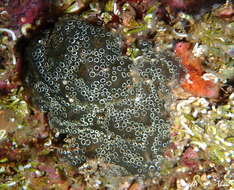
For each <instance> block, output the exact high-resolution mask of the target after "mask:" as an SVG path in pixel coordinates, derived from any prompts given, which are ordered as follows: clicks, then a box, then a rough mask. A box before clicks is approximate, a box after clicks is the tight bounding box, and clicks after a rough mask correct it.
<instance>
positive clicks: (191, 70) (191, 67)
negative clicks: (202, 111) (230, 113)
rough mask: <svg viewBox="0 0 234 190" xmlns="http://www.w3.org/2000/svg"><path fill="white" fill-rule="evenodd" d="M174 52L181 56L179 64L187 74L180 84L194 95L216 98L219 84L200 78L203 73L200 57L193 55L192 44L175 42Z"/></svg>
mask: <svg viewBox="0 0 234 190" xmlns="http://www.w3.org/2000/svg"><path fill="white" fill-rule="evenodd" d="M175 53H176V55H177V56H178V57H180V58H181V64H182V65H183V66H184V67H185V68H186V69H187V75H186V77H185V79H184V81H183V82H182V84H181V86H182V87H183V88H184V89H185V90H186V91H188V92H190V93H191V94H192V95H194V96H200V97H207V98H217V97H218V96H219V85H218V84H217V83H214V82H213V81H212V80H205V79H204V78H202V76H203V74H205V71H204V68H203V66H202V61H203V60H202V58H199V57H194V55H193V53H192V45H191V44H190V43H187V42H179V43H177V44H176V47H175Z"/></svg>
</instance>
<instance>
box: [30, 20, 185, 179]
mask: <svg viewBox="0 0 234 190" xmlns="http://www.w3.org/2000/svg"><path fill="white" fill-rule="evenodd" d="M121 42H122V40H121V37H120V36H118V35H117V34H114V33H112V32H108V31H106V30H105V29H103V28H101V27H99V26H94V25H92V24H89V23H87V22H85V21H83V20H82V19H80V18H79V17H78V16H64V17H62V18H61V19H60V20H59V21H58V22H57V23H55V26H54V28H52V29H51V30H47V31H45V32H43V33H42V34H41V35H40V36H37V37H35V38H34V39H33V40H32V42H31V43H30V45H29V47H28V48H27V51H26V59H27V62H28V73H27V77H26V84H27V86H28V87H30V88H31V89H32V93H33V95H32V100H33V102H34V103H35V104H37V105H39V107H40V109H41V110H42V111H45V112H48V118H49V124H50V126H52V127H53V128H55V129H56V131H57V132H58V134H59V135H66V139H65V142H66V143H65V142H64V144H65V146H66V148H64V150H62V151H60V153H61V154H63V155H64V156H65V158H66V159H68V160H70V161H71V163H72V164H73V165H76V166H80V165H81V164H83V163H84V162H85V161H86V160H87V159H90V158H91V159H92V158H99V159H103V160H104V161H105V162H106V163H112V164H116V165H118V166H120V168H121V174H122V175H127V174H138V175H144V176H155V175H156V173H157V172H158V170H159V169H160V166H159V162H160V160H161V158H162V151H163V148H164V147H166V146H167V145H168V143H169V130H168V129H169V126H170V123H169V119H168V113H167V111H166V109H165V97H166V96H168V95H170V89H169V87H168V85H167V84H168V83H169V82H170V81H171V80H175V79H177V78H178V77H179V74H180V71H181V67H180V66H179V64H177V62H176V61H175V60H173V59H172V58H171V56H170V55H169V53H166V52H164V53H156V52H153V51H150V50H148V51H145V52H144V51H143V54H142V56H139V57H138V58H136V60H134V61H133V60H131V59H130V58H128V57H126V56H122V50H121Z"/></svg>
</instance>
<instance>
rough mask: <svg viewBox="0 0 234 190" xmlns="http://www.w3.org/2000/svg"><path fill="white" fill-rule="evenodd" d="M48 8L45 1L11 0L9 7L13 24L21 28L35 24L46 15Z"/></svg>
mask: <svg viewBox="0 0 234 190" xmlns="http://www.w3.org/2000/svg"><path fill="white" fill-rule="evenodd" d="M47 6H48V2H47V1H43V0H24V1H21V0H10V2H9V6H8V7H7V11H8V14H9V15H11V18H10V19H11V24H12V26H13V25H15V26H17V27H21V26H22V25H24V24H34V23H35V22H36V20H37V19H38V18H40V17H41V16H43V15H44V14H45V11H46V8H47Z"/></svg>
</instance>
